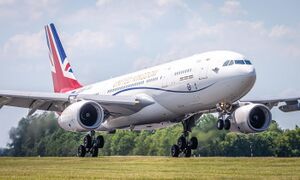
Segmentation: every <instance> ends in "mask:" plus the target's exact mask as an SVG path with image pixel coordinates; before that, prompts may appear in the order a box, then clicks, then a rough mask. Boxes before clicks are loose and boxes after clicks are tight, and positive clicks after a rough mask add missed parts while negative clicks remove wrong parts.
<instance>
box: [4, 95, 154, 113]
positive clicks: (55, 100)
mask: <svg viewBox="0 0 300 180" xmlns="http://www.w3.org/2000/svg"><path fill="white" fill-rule="evenodd" d="M78 100H92V101H95V102H97V103H99V104H100V105H101V106H102V107H103V108H104V109H105V110H106V111H107V112H109V114H110V115H112V116H115V117H116V116H125V115H130V114H133V113H136V112H137V111H139V110H141V109H142V108H143V107H145V106H147V105H150V104H153V103H154V102H152V101H150V100H148V99H143V98H138V97H133V96H110V95H95V94H67V93H66V94H62V93H44V92H20V91H0V108H2V107H3V106H15V107H22V108H29V109H30V110H29V112H28V115H31V114H33V113H34V112H35V111H36V110H46V111H55V112H62V111H63V110H64V109H65V108H67V107H68V106H69V105H70V104H72V103H73V102H76V101H78Z"/></svg>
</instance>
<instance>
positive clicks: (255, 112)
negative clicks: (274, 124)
mask: <svg viewBox="0 0 300 180" xmlns="http://www.w3.org/2000/svg"><path fill="white" fill-rule="evenodd" d="M271 121H272V114H271V112H270V110H269V108H268V107H266V106H265V105H262V104H247V105H244V106H241V107H239V108H237V109H236V110H235V111H234V112H233V114H232V125H231V128H230V130H231V131H237V132H242V133H257V132H262V131H265V130H267V129H268V127H269V125H270V123H271Z"/></svg>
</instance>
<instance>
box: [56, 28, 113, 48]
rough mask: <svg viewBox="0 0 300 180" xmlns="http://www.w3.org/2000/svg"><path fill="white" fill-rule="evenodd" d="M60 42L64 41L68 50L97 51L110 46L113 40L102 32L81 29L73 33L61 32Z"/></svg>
mask: <svg viewBox="0 0 300 180" xmlns="http://www.w3.org/2000/svg"><path fill="white" fill-rule="evenodd" d="M63 35H65V36H63V37H62V38H61V39H62V42H65V48H67V49H68V52H70V53H72V52H74V51H77V52H81V53H82V52H87V51H98V50H101V49H105V48H112V47H113V45H114V41H113V40H112V39H111V37H110V35H108V34H104V33H103V32H97V31H91V30H82V31H79V32H76V33H75V34H63Z"/></svg>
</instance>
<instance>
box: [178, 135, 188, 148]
mask: <svg viewBox="0 0 300 180" xmlns="http://www.w3.org/2000/svg"><path fill="white" fill-rule="evenodd" d="M177 145H178V147H179V149H180V150H181V151H183V150H184V149H185V148H186V147H187V142H186V138H185V137H184V136H180V137H179V138H178V140H177Z"/></svg>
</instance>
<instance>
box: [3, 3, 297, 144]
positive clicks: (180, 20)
mask: <svg viewBox="0 0 300 180" xmlns="http://www.w3.org/2000/svg"><path fill="white" fill-rule="evenodd" d="M299 7H300V1H297V0H294V1H293V0H289V1H279V0H265V1H246V0H243V1H238V0H227V1H219V0H218V1H217V0H215V1H200V0H199V1H196V0H194V1H192V0H189V1H181V0H153V1H146V0H145V1H122V0H118V1H115V0H98V1H92V0H87V1H71V0H67V1H63V2H62V1H58V0H39V1H38V0H28V1H21V0H0V23H1V29H0V33H1V36H0V62H1V66H0V89H9V90H21V91H44V92H49V91H52V81H51V76H50V68H49V67H50V66H49V60H48V52H47V46H46V41H45V37H44V36H45V35H44V32H43V26H44V25H45V24H47V23H50V22H53V23H55V24H56V26H57V29H58V31H59V32H60V34H61V39H62V42H63V44H64V47H65V50H66V53H67V56H68V58H69V61H70V62H71V64H72V66H73V70H74V71H75V75H76V77H77V78H78V79H79V80H80V81H81V82H82V83H83V84H89V83H93V82H97V81H100V80H105V79H108V78H110V77H115V76H118V75H122V74H125V73H128V72H132V71H135V70H138V69H141V68H145V67H149V66H153V65H156V64H161V63H163V62H167V61H170V60H175V59H177V58H181V57H185V56H189V55H193V54H196V53H201V52H205V51H209V50H224V49H225V50H233V51H237V52H240V53H242V54H244V55H246V56H247V57H248V58H249V59H251V60H252V62H253V63H254V65H255V67H256V71H257V82H256V85H255V86H254V88H253V89H252V91H251V92H250V93H249V94H248V95H247V98H266V97H282V96H285V97H286V96H298V97H299V96H300V91H299V90H300V82H299V73H298V72H299V67H300V18H299V17H300V13H299ZM272 112H273V119H275V120H278V122H279V124H280V126H281V127H283V128H293V127H294V126H295V125H296V124H298V125H300V113H299V112H296V113H290V114H284V113H282V112H280V111H278V110H272ZM26 113H27V110H24V109H18V108H8V107H5V108H3V109H1V111H0V122H1V128H2V131H1V132H0V147H4V146H5V145H6V143H7V142H8V140H9V138H8V131H9V129H10V128H11V127H12V126H16V125H17V123H18V120H19V119H20V118H22V117H24V116H26Z"/></svg>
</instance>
